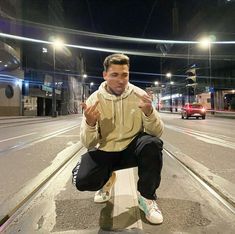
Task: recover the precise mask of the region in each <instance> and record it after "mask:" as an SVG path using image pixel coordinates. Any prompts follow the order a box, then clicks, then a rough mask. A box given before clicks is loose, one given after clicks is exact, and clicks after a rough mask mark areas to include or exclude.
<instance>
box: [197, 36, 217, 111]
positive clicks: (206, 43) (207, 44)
mask: <svg viewBox="0 0 235 234" xmlns="http://www.w3.org/2000/svg"><path fill="white" fill-rule="evenodd" d="M213 40H215V38H214V36H210V37H205V38H202V39H201V40H200V41H199V45H200V47H201V48H205V49H208V63H209V90H210V96H211V109H212V110H214V91H213V88H212V82H211V72H212V63H211V43H212V41H213ZM211 113H212V114H214V112H211Z"/></svg>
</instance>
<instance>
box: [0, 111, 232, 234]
mask: <svg viewBox="0 0 235 234" xmlns="http://www.w3.org/2000/svg"><path fill="white" fill-rule="evenodd" d="M161 117H162V119H163V121H164V123H165V131H164V134H163V136H162V139H163V141H164V147H165V148H164V152H163V153H164V167H163V173H162V183H161V186H160V188H159V189H158V190H157V195H158V197H159V205H160V208H161V210H162V212H163V215H164V223H163V224H162V225H158V226H155V225H150V224H148V223H147V221H146V220H145V218H144V215H143V213H142V212H139V209H138V208H137V207H136V206H131V207H126V209H127V211H126V212H122V213H121V214H119V215H118V216H117V215H116V214H114V213H115V212H114V211H113V210H115V209H116V208H115V207H116V206H117V204H116V202H117V200H115V198H112V199H111V201H110V202H109V203H107V205H105V204H102V205H97V204H94V203H93V196H94V193H93V192H84V193H82V192H78V191H77V190H76V189H75V188H74V187H73V186H72V184H71V170H72V168H73V167H74V165H75V164H76V162H77V160H78V159H79V158H80V155H81V154H82V153H83V152H85V151H84V150H85V149H84V148H81V145H79V124H80V121H81V119H80V116H73V117H70V118H68V119H66V118H61V119H60V118H58V119H56V120H53V119H52V120H51V121H45V120H43V121H35V122H34V123H30V124H27V121H28V120H27V121H26V122H25V123H24V124H22V123H20V124H16V123H14V124H13V123H8V124H7V125H6V123H4V124H3V123H2V124H1V125H0V127H1V128H0V130H1V133H0V146H1V151H0V167H1V168H0V171H1V178H4V180H3V179H1V182H0V183H1V184H0V189H1V190H0V199H1V202H0V204H1V215H2V216H4V215H6V214H4V212H6V211H7V208H6V204H7V203H8V201H9V200H10V201H16V200H14V199H12V198H13V197H15V196H18V198H19V194H20V193H19V191H23V190H25V188H26V187H27V186H28V187H27V189H26V191H28V192H29V184H31V182H32V180H33V181H34V182H36V179H35V178H37V176H38V175H39V174H43V173H42V172H43V171H44V172H45V170H46V169H47V168H49V167H51V166H52V165H53V164H58V162H60V163H61V162H62V161H58V160H56V159H58V158H61V156H62V155H63V157H65V155H68V151H66V153H65V154H64V153H63V154H61V152H63V151H64V150H65V149H66V148H70V147H75V146H76V147H77V148H76V150H75V149H74V151H73V152H72V153H71V152H70V154H73V155H75V157H73V158H71V160H70V161H68V162H67V163H66V165H65V166H64V167H62V168H61V169H60V170H58V171H57V173H55V176H53V177H52V178H51V179H50V180H48V182H47V183H45V184H44V185H43V186H41V187H40V189H39V190H38V191H37V192H35V193H34V194H32V197H31V198H30V199H29V200H28V201H27V202H26V203H25V204H23V205H22V206H21V207H18V208H19V209H17V212H16V213H12V216H11V217H10V218H9V220H8V225H7V226H6V229H5V230H4V233H16V232H17V233H50V232H54V233H112V232H114V231H115V230H116V229H117V230H118V229H119V232H118V233H186V232H187V233H233V232H234V230H235V226H234V220H235V213H234V210H235V208H234V204H235V191H234V187H235V186H234V184H235V178H234V176H233V175H234V172H235V154H234V149H235V131H234V130H235V126H234V119H225V118H213V117H208V118H206V120H196V119H195V120H194V119H190V120H182V119H181V118H180V116H179V115H177V114H166V113H162V114H161ZM11 125H12V126H11ZM13 125H14V126H13ZM6 126H7V127H6ZM75 152H76V154H75ZM178 160H179V161H178ZM188 169H189V170H190V171H188ZM191 171H192V172H193V173H195V174H194V175H192V174H191ZM119 173H120V174H122V173H124V172H123V171H120V172H119ZM131 173H133V175H134V178H135V179H134V185H133V186H136V181H137V171H136V169H134V170H133V171H131ZM196 177H198V179H195V178H196ZM200 179H202V182H200ZM203 182H205V183H206V184H207V185H208V184H209V185H210V186H209V187H210V188H212V189H213V190H215V194H217V195H218V196H217V195H215V194H214V193H213V192H211V191H210V190H209V189H207V187H206V185H203ZM120 183H121V184H123V187H128V186H129V185H128V184H126V183H127V181H125V180H123V181H121V182H120ZM135 189H136V188H135ZM116 191H117V190H115V195H116V196H117V197H118V196H119V194H118V193H117V192H116ZM219 196H221V197H222V198H221V200H220V199H219V198H218V197H219ZM131 199H133V198H132V196H131V195H130V196H127V197H126V200H131ZM223 199H224V201H223ZM232 205H233V206H232ZM9 207H13V205H10V206H9ZM8 210H10V209H8ZM137 212H139V214H140V219H141V225H139V226H138V229H137V228H136V227H135V228H133V227H132V228H130V226H131V225H133V224H134V223H135V222H136V221H138V215H136V217H134V218H133V216H132V215H130V214H132V213H137ZM117 220H118V222H117ZM123 220H125V222H124V223H122V221H123ZM114 224H115V225H114ZM114 229H115V230H114ZM0 230H1V229H0Z"/></svg>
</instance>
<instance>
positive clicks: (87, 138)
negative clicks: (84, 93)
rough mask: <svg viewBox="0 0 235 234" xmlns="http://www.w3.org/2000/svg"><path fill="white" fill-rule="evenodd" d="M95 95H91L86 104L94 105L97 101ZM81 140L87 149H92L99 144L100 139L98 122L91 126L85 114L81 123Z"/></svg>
mask: <svg viewBox="0 0 235 234" xmlns="http://www.w3.org/2000/svg"><path fill="white" fill-rule="evenodd" d="M93 100H95V97H94V95H91V96H90V97H89V98H88V100H87V102H86V104H87V105H88V106H90V105H92V104H94V103H95V101H93ZM80 140H81V142H82V144H83V145H84V147H86V148H87V149H91V148H93V147H95V146H96V145H97V144H98V140H99V133H98V123H96V125H95V126H93V127H91V126H89V125H88V124H87V123H86V118H85V116H84V114H83V117H82V123H81V127H80Z"/></svg>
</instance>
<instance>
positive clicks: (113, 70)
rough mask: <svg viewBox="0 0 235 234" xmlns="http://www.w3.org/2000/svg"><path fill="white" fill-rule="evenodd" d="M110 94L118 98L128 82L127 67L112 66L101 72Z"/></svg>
mask: <svg viewBox="0 0 235 234" xmlns="http://www.w3.org/2000/svg"><path fill="white" fill-rule="evenodd" d="M103 77H104V79H105V80H106V81H107V89H108V91H109V92H110V93H112V94H114V95H116V96H120V95H121V94H122V93H123V92H124V90H125V88H126V85H127V83H128V81H129V67H128V66H127V65H118V64H112V65H110V66H109V68H108V70H107V71H104V72H103Z"/></svg>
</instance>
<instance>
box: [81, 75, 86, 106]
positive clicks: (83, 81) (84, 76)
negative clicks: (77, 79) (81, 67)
mask: <svg viewBox="0 0 235 234" xmlns="http://www.w3.org/2000/svg"><path fill="white" fill-rule="evenodd" d="M86 78H87V74H85V73H84V74H83V75H82V102H85V99H86V92H85V79H86Z"/></svg>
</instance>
